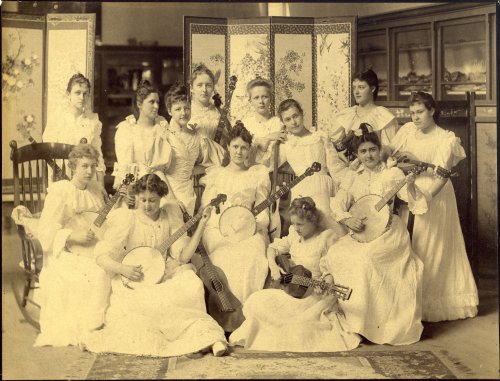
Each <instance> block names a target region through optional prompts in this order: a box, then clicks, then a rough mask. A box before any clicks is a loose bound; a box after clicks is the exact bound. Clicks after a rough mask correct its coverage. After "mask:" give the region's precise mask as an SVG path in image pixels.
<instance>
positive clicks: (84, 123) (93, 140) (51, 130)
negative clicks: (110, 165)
mask: <svg viewBox="0 0 500 381" xmlns="http://www.w3.org/2000/svg"><path fill="white" fill-rule="evenodd" d="M66 97H67V101H66V103H65V104H63V105H61V107H59V108H58V110H57V112H55V113H50V114H49V115H48V116H47V124H46V125H45V130H44V132H43V136H42V140H43V141H44V142H53V143H65V144H72V145H77V144H80V141H81V139H82V138H85V139H87V143H88V144H91V145H92V146H93V147H94V148H95V149H96V151H97V152H98V153H99V157H98V159H97V168H96V177H97V180H98V181H99V182H100V183H101V184H102V185H104V173H105V172H106V167H105V165H104V160H103V158H102V141H101V129H102V123H101V122H100V121H99V116H98V115H97V114H96V113H94V112H92V110H91V109H90V81H89V80H88V79H87V78H86V77H85V76H84V75H83V74H80V73H77V74H75V75H73V76H72V77H71V78H70V80H69V82H68V86H67V89H66ZM49 170H50V168H49ZM51 173H52V172H51ZM51 179H52V176H51V175H49V180H50V181H51Z"/></svg>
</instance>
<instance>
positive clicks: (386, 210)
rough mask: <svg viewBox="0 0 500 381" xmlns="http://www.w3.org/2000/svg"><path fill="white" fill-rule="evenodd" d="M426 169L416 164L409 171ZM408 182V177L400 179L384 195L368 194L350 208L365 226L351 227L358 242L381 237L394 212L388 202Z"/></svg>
mask: <svg viewBox="0 0 500 381" xmlns="http://www.w3.org/2000/svg"><path fill="white" fill-rule="evenodd" d="M423 170H425V167H424V166H417V165H416V166H414V167H413V168H412V169H411V170H410V171H409V172H413V173H415V174H416V175H418V174H419V173H420V172H422V171H423ZM405 184H406V178H404V179H402V180H401V181H398V182H397V183H396V185H394V187H392V188H391V189H390V190H389V191H388V192H387V193H386V194H385V195H384V196H383V197H381V196H379V195H377V194H367V195H366V196H363V197H361V198H359V199H358V200H357V201H356V202H355V203H354V204H353V205H352V206H351V207H350V208H349V210H348V212H349V213H351V215H352V216H353V217H356V218H359V219H361V220H363V222H364V224H365V226H364V228H363V230H362V231H360V232H355V231H353V230H351V229H348V230H349V234H350V235H351V236H352V237H353V238H354V239H355V240H356V241H358V242H371V241H373V240H374V239H375V238H378V237H380V236H381V235H382V234H383V233H385V232H386V231H387V230H388V229H389V228H390V227H391V222H392V212H391V208H390V207H389V205H388V203H389V202H390V201H391V199H392V198H393V197H394V195H395V194H396V193H398V191H399V190H400V189H401V188H402V187H403V186H404V185H405Z"/></svg>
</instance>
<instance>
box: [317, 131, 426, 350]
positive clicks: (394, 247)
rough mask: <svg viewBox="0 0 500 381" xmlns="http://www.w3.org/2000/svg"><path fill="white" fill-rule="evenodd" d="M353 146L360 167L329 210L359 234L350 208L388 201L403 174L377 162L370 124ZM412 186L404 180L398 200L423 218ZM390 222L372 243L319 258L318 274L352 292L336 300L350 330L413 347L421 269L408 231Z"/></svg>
mask: <svg viewBox="0 0 500 381" xmlns="http://www.w3.org/2000/svg"><path fill="white" fill-rule="evenodd" d="M353 142H354V147H355V148H356V155H357V158H358V159H359V161H360V162H361V164H360V166H359V168H358V170H357V171H356V172H354V173H355V174H354V179H353V180H352V181H351V180H350V179H349V180H348V181H346V182H343V183H342V184H341V187H340V190H339V192H338V193H337V195H336V196H335V198H334V199H333V200H332V210H333V213H334V215H335V219H336V220H337V221H338V222H340V223H341V224H343V225H344V226H346V227H347V228H348V229H349V230H350V231H352V232H362V231H364V230H365V221H364V219H362V218H359V217H356V216H355V215H352V214H351V212H350V208H351V206H352V205H353V204H355V203H356V202H357V201H358V200H359V199H361V198H362V197H363V196H366V195H369V194H375V195H379V196H381V197H384V196H386V195H387V193H388V192H390V191H391V189H393V187H394V186H395V184H397V183H399V182H400V181H402V180H405V175H404V174H403V172H402V171H401V170H400V169H399V168H396V167H393V168H387V166H386V164H385V163H384V162H383V161H382V160H381V144H380V140H379V138H378V135H377V134H376V133H375V132H374V131H373V129H372V128H371V126H370V125H368V124H366V123H362V124H361V126H360V131H359V132H358V133H357V136H355V137H354V141H353ZM414 181H415V175H414V174H409V175H408V176H406V184H407V185H406V186H405V187H403V188H402V190H400V191H399V193H398V195H399V197H400V198H402V199H404V200H408V202H409V205H410V208H411V209H412V211H413V212H414V213H415V214H421V213H424V212H425V211H426V207H427V204H426V200H425V198H424V197H423V195H422V193H421V192H420V191H419V189H418V188H417V187H415V184H414ZM389 208H390V211H392V207H389ZM390 218H391V219H390V222H389V228H388V229H387V230H386V231H385V232H384V233H383V234H382V235H380V236H379V237H377V238H375V239H373V240H371V241H368V242H358V241H357V240H355V239H354V238H353V237H352V236H351V235H346V236H344V237H342V238H341V239H339V240H338V241H337V242H335V244H333V246H331V247H330V249H329V250H328V254H327V255H326V256H325V257H323V258H322V259H321V269H322V271H323V272H329V273H331V274H332V275H333V277H334V279H335V281H336V282H338V283H340V284H345V285H349V287H352V289H353V293H352V295H351V298H350V299H349V300H348V301H345V302H343V301H339V303H340V307H341V308H342V310H343V311H344V313H345V317H346V321H347V329H348V330H350V331H351V332H355V333H358V334H360V335H362V336H364V337H365V338H367V339H368V340H370V341H371V342H374V343H377V344H392V345H403V344H411V343H414V342H417V341H418V340H419V339H420V335H421V333H422V329H423V327H422V323H421V322H420V320H421V316H422V268H423V266H422V262H421V261H420V259H419V258H418V256H416V255H415V253H414V252H413V251H412V249H411V242H410V236H409V234H408V231H407V229H406V226H405V225H404V224H403V223H402V222H401V220H400V219H399V218H398V216H396V215H392V216H391V217H390Z"/></svg>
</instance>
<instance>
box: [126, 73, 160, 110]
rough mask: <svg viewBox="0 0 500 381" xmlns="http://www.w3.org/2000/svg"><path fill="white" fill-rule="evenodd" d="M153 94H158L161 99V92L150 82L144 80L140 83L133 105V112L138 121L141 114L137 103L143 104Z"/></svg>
mask: <svg viewBox="0 0 500 381" xmlns="http://www.w3.org/2000/svg"><path fill="white" fill-rule="evenodd" d="M153 93H156V94H158V98H161V94H160V90H158V89H157V88H156V87H154V86H153V85H151V84H150V83H149V81H147V80H143V81H141V82H139V85H138V86H137V90H136V92H135V95H134V103H133V104H132V110H133V112H134V116H135V119H136V120H137V119H139V114H140V112H139V107H138V106H137V103H141V104H142V102H144V100H145V99H146V98H147V97H148V96H149V94H153Z"/></svg>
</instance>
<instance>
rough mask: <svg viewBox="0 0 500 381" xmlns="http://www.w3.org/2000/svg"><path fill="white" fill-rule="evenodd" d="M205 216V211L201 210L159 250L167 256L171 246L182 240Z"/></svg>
mask: <svg viewBox="0 0 500 381" xmlns="http://www.w3.org/2000/svg"><path fill="white" fill-rule="evenodd" d="M202 215H203V210H201V209H200V211H199V212H198V213H196V214H195V215H194V216H193V217H192V218H191V219H190V220H189V221H188V222H186V223H185V224H184V225H182V226H181V227H180V228H179V229H177V231H176V232H175V233H174V234H172V235H171V236H170V237H168V238H167V239H166V240H165V241H164V242H163V243H162V244H161V245H160V247H159V248H158V250H159V251H160V252H161V253H162V254H165V255H166V253H167V250H168V249H169V248H170V246H172V245H173V243H174V242H175V241H177V240H178V239H179V238H181V237H182V236H183V235H184V234H185V233H187V231H188V230H189V229H191V228H192V227H193V226H194V225H195V224H196V223H197V222H198V221H199V220H201V217H202Z"/></svg>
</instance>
